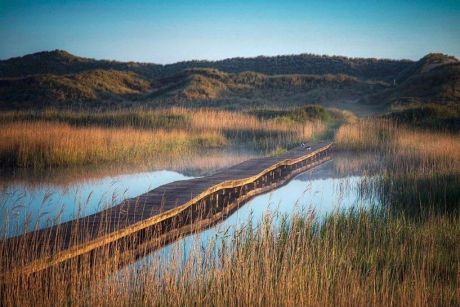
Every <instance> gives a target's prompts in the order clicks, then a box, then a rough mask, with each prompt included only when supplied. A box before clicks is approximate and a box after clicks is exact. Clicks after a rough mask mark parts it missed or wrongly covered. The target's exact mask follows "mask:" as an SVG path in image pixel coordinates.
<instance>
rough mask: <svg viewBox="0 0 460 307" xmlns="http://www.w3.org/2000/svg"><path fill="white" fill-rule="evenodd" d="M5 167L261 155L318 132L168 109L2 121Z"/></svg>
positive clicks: (0, 152)
mask: <svg viewBox="0 0 460 307" xmlns="http://www.w3.org/2000/svg"><path fill="white" fill-rule="evenodd" d="M1 118H2V122H3V123H2V124H0V140H1V141H0V161H1V162H2V165H4V166H15V167H35V168H42V167H48V166H69V165H81V164H96V163H104V162H131V161H148V160H151V159H164V158H165V157H178V156H180V155H185V154H191V153H193V152H195V153H196V152H200V150H203V149H209V148H215V147H223V146H226V145H227V146H228V147H231V146H232V145H236V146H242V145H244V146H245V147H246V148H248V149H249V150H253V151H259V152H263V153H267V152H270V151H272V150H274V149H276V148H280V147H281V148H287V147H291V146H293V145H295V144H298V143H299V142H303V141H307V140H311V139H312V138H313V137H315V136H317V135H319V134H321V133H323V132H324V131H325V130H326V125H325V124H324V123H322V122H319V121H306V122H303V123H298V122H296V123H292V122H291V123H286V122H279V121H276V120H262V119H259V118H257V117H255V116H251V115H247V114H242V113H236V112H228V111H218V110H207V109H200V110H188V109H181V108H175V109H167V110H157V111H145V112H144V111H132V112H128V111H124V112H122V111H118V112H103V113H94V114H91V113H81V112H70V111H63V112H58V111H44V112H39V113H34V112H8V113H3V114H1Z"/></svg>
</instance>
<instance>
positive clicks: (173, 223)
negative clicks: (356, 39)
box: [0, 143, 331, 274]
mask: <svg viewBox="0 0 460 307" xmlns="http://www.w3.org/2000/svg"><path fill="white" fill-rule="evenodd" d="M330 151H331V143H317V144H314V145H312V146H311V147H310V148H297V149H295V150H292V151H289V152H288V153H286V154H284V155H281V156H279V157H268V158H261V159H254V160H250V161H247V162H243V163H241V164H239V165H237V166H234V167H231V168H229V169H226V170H223V171H221V172H219V173H217V174H215V175H212V176H208V177H203V178H198V179H194V180H188V181H179V182H175V183H171V184H167V185H165V186H162V187H159V188H156V189H155V190H152V191H150V192H147V193H145V194H143V195H140V196H138V197H136V198H133V199H128V200H126V201H124V202H122V203H121V204H120V205H118V206H115V207H113V208H109V209H106V210H104V211H102V212H100V213H97V214H94V215H91V216H88V217H83V218H80V219H77V220H74V221H70V222H67V223H63V224H60V225H57V226H54V227H50V228H47V229H43V230H37V231H34V232H31V233H27V234H24V235H22V236H20V237H15V238H11V239H8V240H5V241H3V242H1V243H0V244H2V246H1V248H2V250H3V251H4V252H5V250H6V251H7V252H8V253H15V254H17V257H8V259H9V260H8V261H9V262H5V261H3V262H2V263H1V265H2V271H3V272H8V273H18V272H20V273H26V274H27V273H32V272H37V271H41V270H44V269H46V268H48V267H50V266H53V265H56V264H58V263H62V262H64V261H66V260H69V259H71V258H75V257H78V256H81V255H84V254H87V253H94V252H95V251H97V250H98V249H101V248H103V247H109V249H113V250H117V251H123V250H131V251H132V249H138V250H139V255H142V254H143V253H145V252H146V251H148V250H151V249H152V248H156V247H159V246H161V245H162V244H165V243H167V242H170V241H171V240H173V238H177V237H178V236H180V235H184V234H187V233H190V232H192V231H196V230H199V229H203V228H206V227H209V226H211V225H213V224H215V223H217V222H219V221H220V220H222V219H225V218H226V217H227V216H228V215H229V214H231V213H232V212H234V211H235V210H236V209H238V207H239V206H240V205H241V204H243V203H245V202H246V201H248V200H249V199H251V198H252V197H254V196H256V195H258V194H262V193H265V192H267V191H270V190H272V189H275V188H277V187H279V186H281V185H283V184H285V183H287V182H288V181H289V180H290V179H291V178H293V177H294V176H296V175H298V174H300V173H302V172H304V171H306V170H308V169H310V168H312V167H314V166H316V165H318V164H321V163H323V162H325V161H327V160H329V159H330ZM115 245H116V248H114V246H115Z"/></svg>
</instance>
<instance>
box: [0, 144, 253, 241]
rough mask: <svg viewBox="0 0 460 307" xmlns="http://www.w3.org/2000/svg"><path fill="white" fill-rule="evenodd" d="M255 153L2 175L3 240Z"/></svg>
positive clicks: (0, 223)
mask: <svg viewBox="0 0 460 307" xmlns="http://www.w3.org/2000/svg"><path fill="white" fill-rule="evenodd" d="M252 157H254V154H250V153H247V152H244V151H243V152H237V151H232V152H228V151H220V152H219V151H212V152H208V153H203V154H202V155H199V156H189V157H183V158H182V159H181V160H175V161H166V162H165V161H161V162H159V161H157V162H158V163H151V164H149V165H137V166H129V165H114V166H110V165H108V166H101V167H91V168H90V167H80V168H64V169H50V170H41V171H34V170H30V169H25V170H15V171H14V172H10V173H8V172H5V171H3V172H0V173H1V176H0V236H3V235H5V234H6V235H7V236H8V237H11V236H15V235H19V234H22V233H24V232H25V231H28V230H33V229H41V228H45V227H48V226H51V225H54V224H58V223H62V222H66V221H69V220H72V219H74V218H76V217H84V216H88V215H91V214H93V213H96V212H99V211H101V210H103V209H104V208H107V207H111V206H114V205H117V204H119V203H120V202H121V201H122V200H124V199H126V198H131V197H135V196H138V195H140V194H143V193H145V192H148V191H149V190H152V189H154V188H156V187H159V186H161V185H164V184H167V183H170V182H173V181H177V180H187V179H191V178H195V177H197V176H203V175H206V174H208V173H212V172H214V171H216V170H217V169H220V168H223V167H227V166H230V165H233V164H237V163H239V162H241V161H244V160H247V159H250V158H252Z"/></svg>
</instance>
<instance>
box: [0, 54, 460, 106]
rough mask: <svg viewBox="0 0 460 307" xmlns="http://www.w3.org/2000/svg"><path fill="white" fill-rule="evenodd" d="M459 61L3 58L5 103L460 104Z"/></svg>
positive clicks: (1, 96)
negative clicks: (162, 61)
mask: <svg viewBox="0 0 460 307" xmlns="http://www.w3.org/2000/svg"><path fill="white" fill-rule="evenodd" d="M459 82H460V64H459V61H458V60H457V59H456V58H454V57H451V56H447V55H443V54H429V55H427V56H425V57H423V58H422V59H420V60H419V61H416V62H414V61H408V60H386V59H362V58H346V57H339V56H332V57H331V56H319V55H311V54H301V55H287V56H276V57H256V58H232V59H225V60H221V61H187V62H179V63H175V64H168V65H158V64H150V63H134V62H117V61H107V60H95V59H88V58H83V57H78V56H74V55H72V54H70V53H68V52H65V51H61V50H55V51H49V52H39V53H35V54H31V55H26V56H23V57H18V58H12V59H8V60H4V61H0V107H1V108H2V109H22V108H30V107H32V108H34V107H36V108H44V107H48V106H53V107H56V106H57V107H69V106H78V107H83V108H86V107H88V108H92V107H101V106H104V107H112V106H113V107H125V106H136V105H139V106H149V107H164V106H171V105H186V106H215V107H224V108H232V107H238V108H241V107H265V106H270V107H285V106H297V105H303V104H308V103H316V104H323V103H324V104H328V105H335V106H338V107H341V104H343V103H346V102H352V103H355V104H356V105H359V106H362V107H363V108H365V107H369V106H379V109H381V110H384V109H385V108H388V107H390V106H392V105H395V104H404V103H407V102H411V103H412V102H420V103H426V102H429V103H444V104H446V103H447V104H458V103H459V101H460V86H459V85H460V84H459Z"/></svg>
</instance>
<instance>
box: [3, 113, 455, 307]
mask: <svg viewBox="0 0 460 307" xmlns="http://www.w3.org/2000/svg"><path fill="white" fill-rule="evenodd" d="M214 125H215V126H214V127H216V126H218V127H220V128H219V129H221V131H222V133H224V130H225V129H226V128H225V127H226V125H227V124H224V123H222V124H221V125H220V126H219V124H218V123H215V124H214ZM197 127H200V126H199V125H198V124H197ZM199 129H204V128H199ZM214 129H217V128H214ZM214 131H215V130H214ZM336 144H337V148H338V149H351V150H356V151H369V150H370V151H373V152H378V153H381V158H382V160H383V161H382V162H383V166H382V168H381V169H380V171H381V172H382V176H381V177H382V178H383V179H382V180H379V181H377V183H376V190H377V197H380V198H381V199H382V206H383V207H382V208H380V209H371V210H368V211H364V210H363V211H360V210H356V209H353V210H352V211H351V212H347V213H340V212H339V213H334V214H333V215H332V216H330V217H329V218H327V219H326V220H324V221H318V220H315V219H314V218H313V217H312V216H311V215H297V216H294V217H293V218H291V219H283V218H280V220H278V221H277V222H275V221H274V220H273V219H271V218H266V219H264V220H263V222H262V224H261V225H259V226H258V227H257V228H256V230H253V229H252V227H251V225H250V224H248V225H243V226H242V227H241V229H240V230H239V231H236V232H235V233H234V234H233V235H228V233H226V232H225V233H223V234H222V236H224V237H225V238H226V241H225V244H224V246H223V247H221V248H220V249H219V250H218V252H215V250H214V249H212V244H211V245H210V249H209V250H203V249H202V248H201V245H200V242H198V241H197V242H195V244H194V245H193V247H194V249H193V251H192V252H191V255H190V256H189V257H188V258H187V259H186V261H185V262H183V259H184V258H183V256H184V254H185V253H184V250H182V249H181V248H179V249H177V250H174V251H172V252H171V254H170V257H171V259H169V260H166V261H165V260H163V262H162V261H160V260H159V259H156V258H153V259H151V261H150V262H148V263H145V264H144V265H142V266H139V265H132V266H124V265H125V263H126V262H132V261H135V260H136V259H137V254H136V252H135V251H133V250H128V251H126V250H124V249H123V247H122V246H115V247H111V248H110V250H109V249H105V250H101V251H98V253H97V254H96V255H93V257H90V256H84V257H83V258H82V259H79V260H77V259H74V260H71V261H69V262H67V263H65V264H63V265H60V266H55V267H53V268H51V269H50V270H49V271H46V272H41V273H38V274H32V275H30V276H24V275H14V276H12V277H10V278H6V279H3V280H2V279H1V278H0V290H1V294H2V295H1V303H2V305H5V306H13V305H15V306H28V305H76V306H78V305H118V306H143V305H147V306H152V305H154V306H157V305H158V306H192V305H193V306H196V305H199V306H201V305H215V306H235V305H242V306H246V305H263V306H265V305H269V306H270V305H272V306H293V305H301V306H305V305H306V306H351V305H353V306H354V305H357V306H367V305H371V306H458V305H459V304H460V257H459V256H458V255H460V241H459V240H458V237H460V216H459V210H458V209H459V208H460V202H459V199H460V197H459V195H460V193H459V191H460V189H459V186H460V179H459V178H460V176H459V174H460V172H459V169H460V168H459V156H458V152H459V151H458V150H459V149H460V140H459V138H458V136H455V135H451V134H445V133H438V132H429V131H419V130H413V129H410V128H407V127H403V126H399V125H396V124H394V123H393V122H390V121H384V120H383V121H380V120H372V121H370V120H367V121H358V122H356V123H355V124H350V125H345V126H343V127H341V128H340V129H339V130H338V132H337V135H336ZM370 159H371V158H369V160H370ZM369 160H367V161H365V162H363V163H358V162H356V163H353V164H356V167H359V168H360V167H363V165H364V167H366V165H370V164H372V161H369ZM346 167H347V166H342V167H341V168H343V170H344V171H346ZM364 188H365V187H364ZM388 196H391V197H389V198H388V200H389V201H390V204H391V205H392V206H402V205H406V206H408V207H407V208H409V209H410V208H418V207H419V206H426V207H442V208H440V209H442V210H439V211H427V212H426V214H425V215H423V216H421V215H417V214H410V215H408V214H407V212H404V211H398V210H387V209H389V208H388V207H386V206H385V204H386V203H385V202H384V201H385V198H386V197H388ZM281 205H282V204H281ZM411 206H412V207H411ZM447 207H449V210H447ZM407 208H406V209H407ZM408 212H409V211H408ZM410 212H412V211H410ZM274 216H275V214H273V215H271V217H274ZM152 238H155V236H152ZM129 243H130V242H127V244H129ZM18 248H19V249H21V250H23V251H24V253H25V255H27V252H28V251H29V250H31V247H30V246H25V247H24V246H18ZM122 250H124V252H123V253H122V252H121V251H122ZM137 252H139V251H137ZM0 257H1V259H2V261H3V263H11V262H14V259H13V258H14V253H13V252H12V251H11V250H6V249H5V248H4V246H2V245H0ZM120 267H123V268H122V269H121V270H120ZM114 272H116V273H114Z"/></svg>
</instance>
